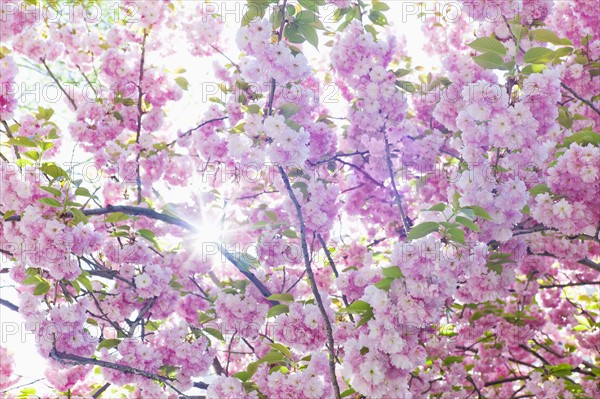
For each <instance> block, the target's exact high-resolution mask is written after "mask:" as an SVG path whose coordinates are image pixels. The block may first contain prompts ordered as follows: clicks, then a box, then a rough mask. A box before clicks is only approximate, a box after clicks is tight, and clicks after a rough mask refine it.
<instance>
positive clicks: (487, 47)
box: [467, 37, 506, 55]
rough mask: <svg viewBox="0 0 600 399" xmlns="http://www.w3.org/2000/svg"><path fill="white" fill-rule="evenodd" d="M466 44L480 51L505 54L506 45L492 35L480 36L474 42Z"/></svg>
mask: <svg viewBox="0 0 600 399" xmlns="http://www.w3.org/2000/svg"><path fill="white" fill-rule="evenodd" d="M467 46H469V47H471V48H472V49H475V50H477V51H479V52H480V53H488V52H492V53H496V54H500V55H505V54H506V47H504V45H503V44H502V42H501V41H500V40H498V39H494V38H493V37H481V38H479V39H477V40H475V41H474V42H471V43H469V44H467Z"/></svg>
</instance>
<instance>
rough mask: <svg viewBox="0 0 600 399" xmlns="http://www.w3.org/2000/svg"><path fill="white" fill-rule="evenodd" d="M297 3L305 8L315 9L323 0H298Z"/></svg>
mask: <svg viewBox="0 0 600 399" xmlns="http://www.w3.org/2000/svg"><path fill="white" fill-rule="evenodd" d="M298 4H300V5H301V6H302V7H304V8H306V9H307V10H312V11H317V10H318V9H319V6H321V5H323V4H325V1H324V0H298Z"/></svg>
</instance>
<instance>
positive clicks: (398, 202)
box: [382, 125, 410, 236]
mask: <svg viewBox="0 0 600 399" xmlns="http://www.w3.org/2000/svg"><path fill="white" fill-rule="evenodd" d="M382 133H383V138H384V140H385V158H386V161H387V167H388V172H389V174H390V179H391V180H392V189H393V191H394V192H393V194H394V199H395V201H396V205H398V208H399V209H400V217H401V218H402V226H403V227H404V233H405V234H406V235H407V236H408V233H409V232H410V220H409V219H408V217H407V216H406V213H404V208H403V207H402V196H401V195H400V193H399V192H398V188H397V187H396V175H395V174H394V168H393V166H392V155H391V153H390V142H389V141H388V137H387V133H386V132H385V125H384V126H383V129H382Z"/></svg>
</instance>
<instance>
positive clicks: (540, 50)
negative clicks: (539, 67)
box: [523, 47, 554, 64]
mask: <svg viewBox="0 0 600 399" xmlns="http://www.w3.org/2000/svg"><path fill="white" fill-rule="evenodd" d="M553 59H554V51H552V50H550V49H548V48H544V47H534V48H532V49H529V50H528V51H527V52H526V53H525V56H524V58H523V60H524V61H525V62H527V63H529V64H545V63H547V62H550V61H552V60H553Z"/></svg>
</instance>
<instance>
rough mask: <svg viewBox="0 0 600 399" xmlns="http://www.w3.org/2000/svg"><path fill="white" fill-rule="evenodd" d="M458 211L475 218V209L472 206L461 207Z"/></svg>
mask: <svg viewBox="0 0 600 399" xmlns="http://www.w3.org/2000/svg"><path fill="white" fill-rule="evenodd" d="M458 211H459V212H460V213H462V214H463V215H466V216H467V217H468V218H469V219H471V220H473V219H475V212H473V209H470V208H460V209H459V210H458Z"/></svg>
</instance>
